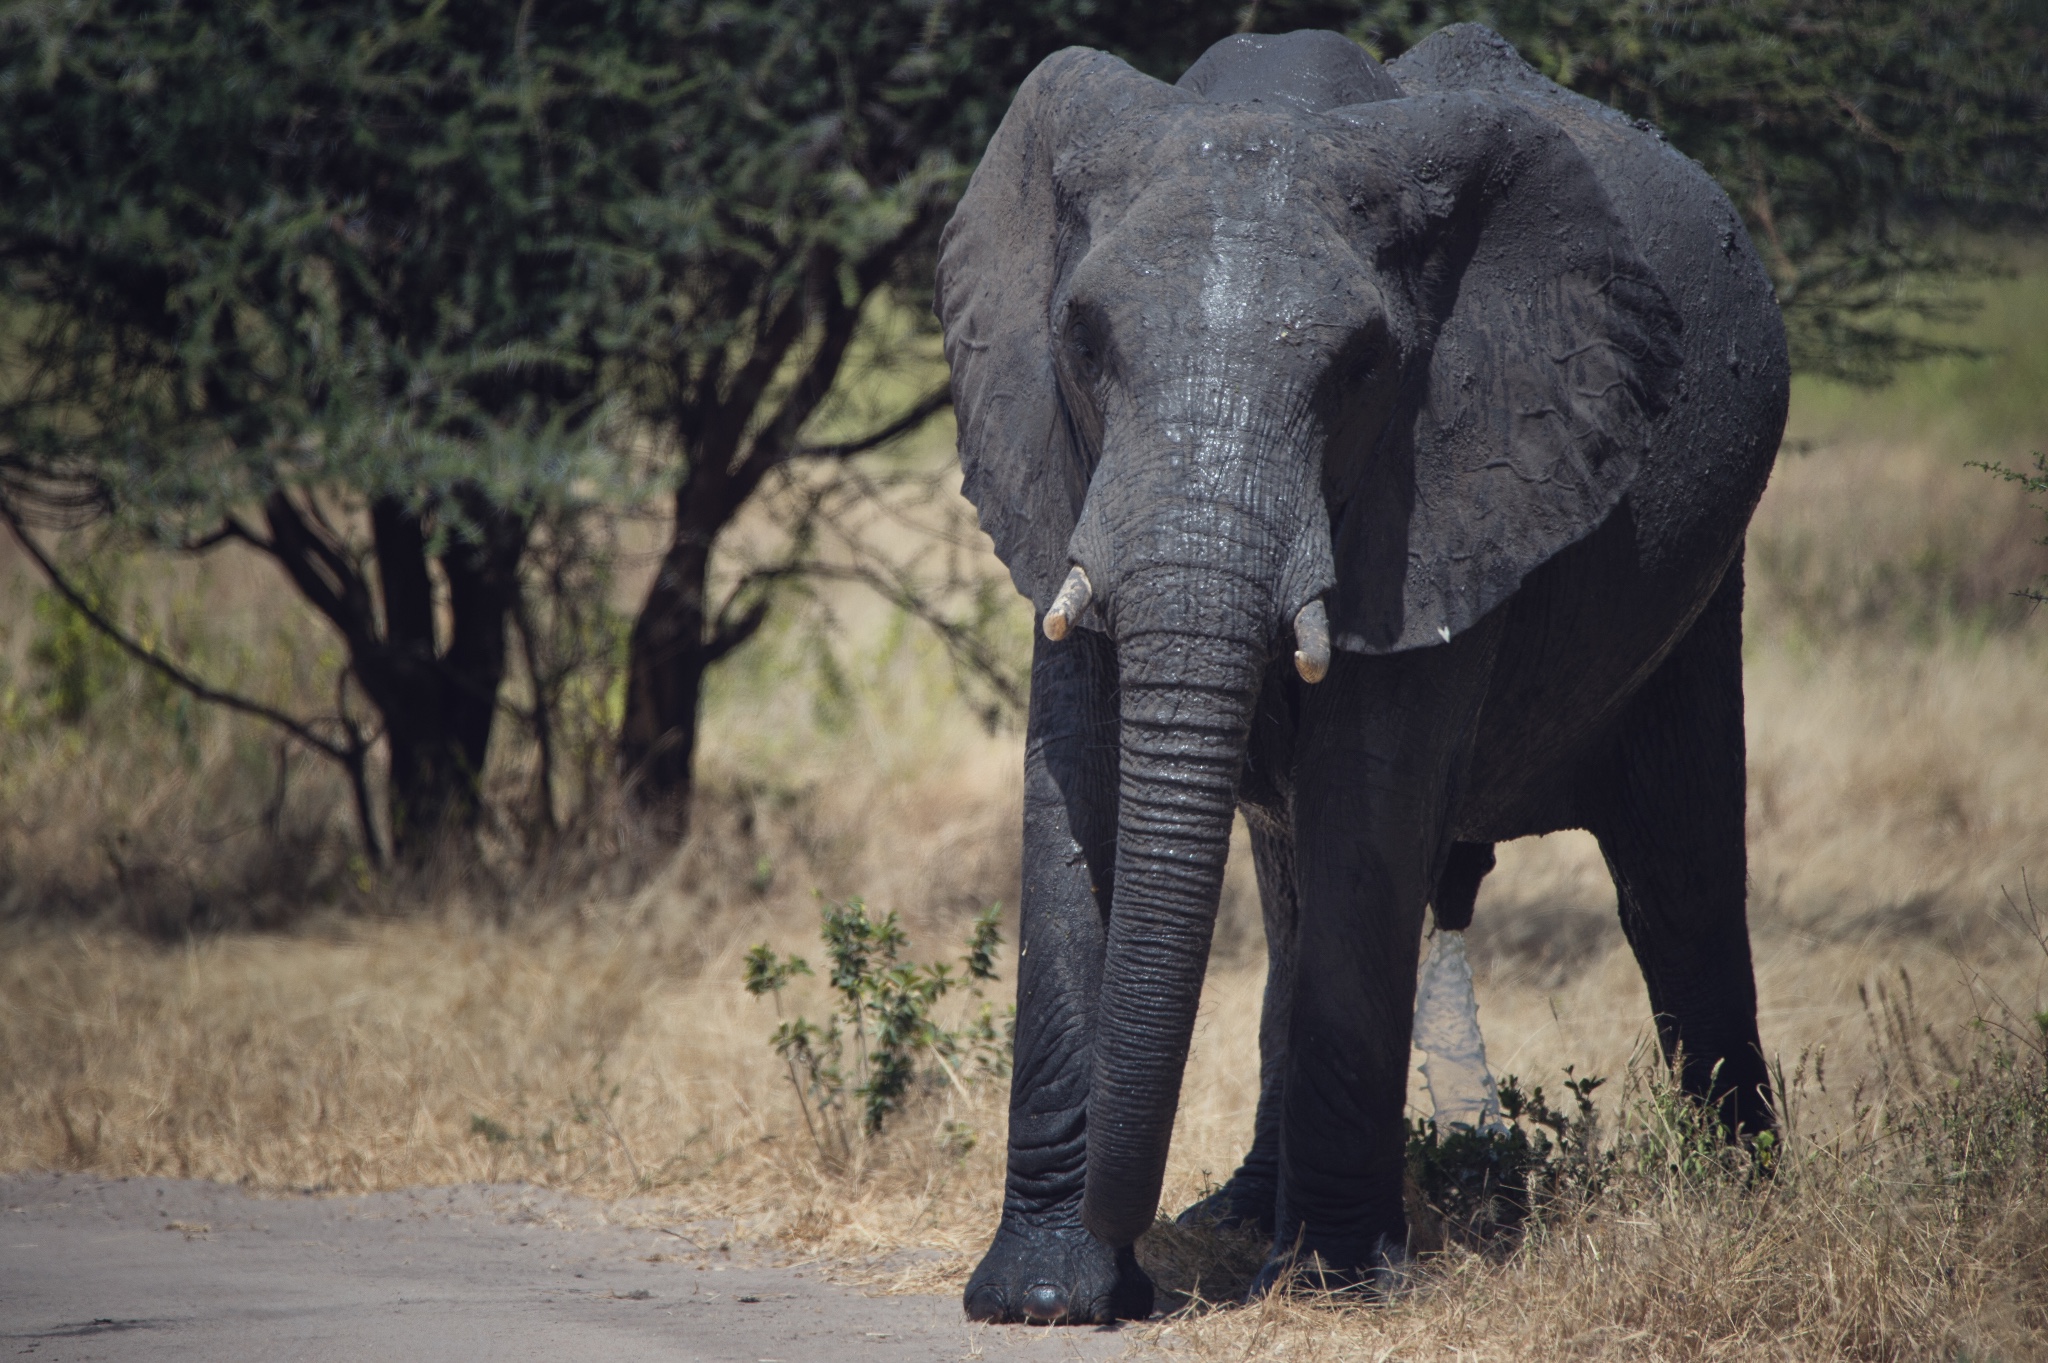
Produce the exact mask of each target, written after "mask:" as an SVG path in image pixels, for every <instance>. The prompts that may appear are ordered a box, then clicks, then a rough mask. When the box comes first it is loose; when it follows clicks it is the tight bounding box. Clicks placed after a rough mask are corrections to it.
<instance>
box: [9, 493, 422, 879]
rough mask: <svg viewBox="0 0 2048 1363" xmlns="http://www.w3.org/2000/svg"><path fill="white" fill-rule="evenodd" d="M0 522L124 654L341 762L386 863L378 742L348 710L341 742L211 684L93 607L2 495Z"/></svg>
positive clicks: (370, 845)
mask: <svg viewBox="0 0 2048 1363" xmlns="http://www.w3.org/2000/svg"><path fill="white" fill-rule="evenodd" d="M0 520H5V521H6V522H7V528H8V529H9V530H10V531H12V532H13V534H14V538H15V541H16V542H17V543H19V544H20V545H21V547H22V549H23V550H24V551H25V552H26V553H27V554H28V556H29V557H30V558H31V559H33V560H35V564H36V566H37V567H38V568H40V569H41V570H42V573H43V576H44V577H45V578H47V579H49V583H50V586H51V587H52V588H53V589H54V590H55V591H56V593H57V595H59V596H61V597H63V598H64V601H65V604H67V605H69V606H70V607H71V608H72V609H73V610H75V611H77V612H78V614H79V616H80V617H81V618H83V619H84V620H85V622H86V623H87V624H89V625H91V626H92V627H93V628H94V629H95V630H97V631H99V632H100V633H101V634H102V635H104V636H105V637H106V638H107V639H109V640H111V641H112V642H113V644H114V645H115V646H116V647H117V648H119V649H120V650H121V651H122V652H123V653H126V654H127V655H128V656H130V657H131V658H134V659H135V660H136V661H137V662H139V663H141V664H142V665H143V666H145V667H147V668H150V669H151V670H153V671H155V672H156V673H157V674H159V675H160V676H162V677H164V678H166V679H167V680H169V681H170V682H171V683H172V684H173V685H175V686H177V687H179V688H180V689H181V690H184V691H185V692H187V693H188V694H190V695H191V696H192V697H193V698H194V699H196V700H199V701H202V702H204V703H206V704H208V705H218V706H220V707H221V708H222V709H225V710H233V711H235V712H237V713H239V714H245V715H249V716H251V717H252V718H256V719H260V720H263V721H264V722H265V723H268V724H272V725H275V726H276V727H278V728H279V729H282V730H284V732H285V733H287V734H289V735H291V737H293V738H294V739H296V740H298V741H299V742H300V743H303V744H305V745H306V746H307V747H308V748H311V749H312V750H313V751H314V752H317V753H319V754H320V755H321V756H323V757H325V758H327V759H329V760H330V761H332V762H335V763H337V764H339V765H340V767H341V768H342V770H343V771H345V772H346V773H347V774H348V778H349V783H350V785H351V786H352V787H353V788H354V791H355V795H356V814H357V823H358V825H359V826H360V828H361V831H362V837H363V848H364V851H365V852H366V853H367V854H368V856H369V858H370V861H371V863H372V864H373V865H377V866H382V865H383V864H384V849H383V845H382V843H381V842H380V841H379V840H378V837H377V830H376V825H375V822H374V821H373V819H372V818H371V815H370V803H369V787H368V773H367V765H366V761H365V758H366V756H367V754H368V752H369V749H370V746H371V744H372V743H373V742H374V741H375V740H374V739H370V738H365V737H364V736H363V733H362V731H361V729H360V728H359V727H358V726H357V725H356V724H355V722H354V721H353V720H351V719H349V718H348V716H347V714H346V712H342V713H340V714H338V715H336V716H332V717H330V718H331V719H332V721H333V722H335V723H338V724H339V725H340V726H341V728H342V730H343V732H344V733H345V734H346V735H347V739H346V741H345V742H340V743H337V742H334V741H333V740H331V739H327V738H322V737H321V736H320V735H319V734H318V733H316V732H314V730H313V728H312V727H311V725H312V722H309V721H306V720H302V719H298V718H296V717H294V716H292V715H288V714H286V713H285V712H284V711H282V710H279V709H276V708H274V707H272V706H269V705H265V704H264V703H263V702H262V701H259V700H253V699H251V698H250V697H248V696H244V695H241V694H239V693H238V692H234V691H223V690H221V689H220V688H219V687H216V686H212V685H209V684H208V683H206V682H205V681H202V680H201V679H200V678H198V677H197V676H195V675H193V674H192V673H191V672H189V671H187V670H186V669H185V668H184V667H183V666H181V665H180V664H178V663H177V662H174V661H172V660H171V659H169V658H166V657H165V656H164V655H163V654H161V653H159V652H157V651H156V650H155V649H153V648H151V647H149V646H148V645H147V644H144V643H143V642H142V641H140V640H139V639H136V638H135V637H134V636H133V635H131V634H129V633H128V632H127V631H126V630H124V629H122V628H121V627H120V625H118V624H116V623H115V622H114V620H113V619H112V618H111V617H109V616H108V615H107V614H106V613H105V612H103V611H102V610H100V608H99V607H98V606H96V605H94V604H93V601H92V599H91V598H90V597H88V596H87V595H86V594H85V593H84V592H82V591H80V590H79V589H78V588H77V587H76V586H74V585H73V584H72V582H71V580H70V579H69V578H67V577H66V576H65V575H64V573H63V570H61V569H60V568H58V567H57V565H56V563H55V562H54V561H53V560H52V559H51V558H50V556H49V555H48V554H46V553H45V552H43V548H42V546H41V545H40V544H38V543H36V541H35V539H34V537H33V536H31V535H30V534H29V532H28V527H27V526H26V525H24V524H23V523H22V519H21V516H20V513H19V512H17V511H16V509H15V507H14V505H13V504H12V503H11V502H9V501H6V500H5V499H0Z"/></svg>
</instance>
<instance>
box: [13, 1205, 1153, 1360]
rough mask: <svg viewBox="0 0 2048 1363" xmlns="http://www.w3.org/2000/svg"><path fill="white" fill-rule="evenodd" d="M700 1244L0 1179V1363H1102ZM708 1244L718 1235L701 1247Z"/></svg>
mask: <svg viewBox="0 0 2048 1363" xmlns="http://www.w3.org/2000/svg"><path fill="white" fill-rule="evenodd" d="M689 1229H691V1230H692V1231H697V1232H699V1234H697V1235H693V1236H679V1235H677V1234H675V1233H672V1232H665V1231H662V1230H655V1229H637V1230H629V1229H625V1228H622V1227H619V1226H613V1225H606V1224H603V1223H602V1219H601V1217H600V1216H599V1215H598V1214H597V1212H596V1210H595V1209H594V1208H592V1207H591V1206H590V1204H587V1203H578V1202H575V1201H574V1200H573V1199H566V1198H555V1197H552V1196H550V1195H547V1194H536V1193H533V1192H531V1191H528V1190H508V1189H489V1188H482V1189H480V1188H457V1189H428V1190H420V1191H414V1192H408V1193H388V1194H380V1195H377V1196H372V1197H356V1198H320V1197H297V1198H260V1197H251V1196H249V1195H247V1194H245V1193H243V1192H241V1191H240V1190H238V1189H236V1188H232V1187H225V1186H222V1185H218V1184H210V1183H187V1182H177V1181H172V1180H163V1179H126V1180H120V1181H103V1180H99V1179H93V1178H86V1177H81V1176H76V1175H52V1174H35V1175H17V1176H11V1177H6V1178H0V1358H16V1357H19V1358H29V1359H34V1360H37V1361H38V1363H73V1361H74V1360H87V1359H92V1360H101V1359H105V1360H128V1359H137V1360H140V1359H148V1360H151V1363H176V1361H177V1360H187V1359H190V1360H206V1361H207V1363H237V1361H238V1360H245V1359H246V1360H265V1361H266V1363H267V1361H268V1360H274V1359H292V1360H304V1361H305V1363H329V1361H330V1360H331V1361H332V1363H357V1361H358V1360H381V1359H403V1360H420V1361H421V1363H429V1361H431V1363H442V1360H448V1361H450V1363H454V1361H456V1360H471V1359H475V1360H485V1359H488V1360H492V1361H493V1363H499V1361H501V1360H503V1361H506V1363H510V1361H511V1360H520V1359H548V1360H574V1359H582V1358H588V1359H602V1360H605V1361H606V1363H638V1361H639V1360H643V1359H644V1360H655V1359H660V1360H664V1363H685V1361H687V1363H697V1361H698V1360H702V1361H703V1363H727V1361H728V1360H732V1361H733V1363H868V1360H876V1361H877V1363H880V1361H881V1360H887V1361H888V1363H923V1360H940V1359H948V1360H950V1359H962V1358H978V1359H989V1360H1008V1359H1019V1360H1027V1359H1028V1360H1047V1363H1051V1361H1052V1360H1066V1359H1102V1358H1114V1357H1117V1356H1119V1355H1121V1354H1122V1353H1123V1352H1124V1341H1123V1340H1122V1339H1121V1338H1119V1336H1118V1335H1117V1334H1116V1333H1115V1332H1114V1331H1097V1330H1085V1329H1082V1330H1071V1329H1062V1330H1057V1331H1050V1330H1031V1329H1027V1328H1024V1327H996V1328H989V1327H978V1326H972V1325H970V1324H969V1323H968V1322H967V1321H966V1320H965V1319H964V1318H963V1317H962V1316H961V1313H960V1304H959V1301H958V1299H957V1298H954V1297H951V1296H947V1297H903V1296H897V1297H876V1296H867V1295H864V1294H862V1293H861V1292H859V1291H857V1290H855V1289H852V1288H848V1287H844V1286H840V1285H836V1284H833V1283H831V1282H828V1281H826V1280H825V1279H824V1278H823V1277H822V1276H821V1275H820V1273H819V1272H818V1270H816V1269H815V1268H794V1269H792V1268H777V1267H773V1266H769V1265H768V1264H765V1263H761V1262H752V1263H750V1262H748V1260H747V1257H746V1255H745V1253H744V1249H743V1248H741V1249H740V1251H739V1252H738V1253H735V1252H734V1251H733V1250H732V1249H727V1250H723V1251H721V1250H720V1248H719V1246H718V1244H717V1243H715V1242H713V1243H708V1244H707V1243H705V1239H706V1238H707V1236H706V1235H705V1234H703V1233H702V1228H700V1227H691V1228H689ZM713 1234H715V1232H713Z"/></svg>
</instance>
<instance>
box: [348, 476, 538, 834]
mask: <svg viewBox="0 0 2048 1363" xmlns="http://www.w3.org/2000/svg"><path fill="white" fill-rule="evenodd" d="M465 500H466V501H467V502H468V503H469V505H468V507H467V508H466V511H467V514H468V515H469V518H470V524H467V525H464V526H462V527H460V529H459V531H458V530H451V531H450V532H449V533H448V537H447V544H446V547H445V548H444V549H443V550H442V552H441V554H440V564H441V569H442V573H443V575H444V576H445V577H446V579H447V582H448V608H449V609H448V646H447V648H446V649H445V650H443V649H441V648H439V647H438V646H437V642H436V637H435V636H436V628H435V624H436V622H435V618H434V617H435V611H434V594H433V581H432V578H431V576H430V574H429V572H428V568H427V560H428V554H427V543H428V540H427V533H426V528H425V525H424V523H423V520H422V517H421V516H420V514H419V513H418V512H417V511H414V510H412V509H410V508H408V507H407V506H406V505H405V504H404V503H402V502H400V501H398V500H397V499H395V498H382V499H379V500H378V501H377V502H376V503H374V504H373V505H372V507H371V512H370V521H371V528H372V531H373V532H374V535H375V542H376V553H377V572H378V578H379V582H380V587H381V589H382V590H381V595H382V597H383V605H384V623H385V628H384V637H383V639H382V640H381V641H379V642H378V643H376V644H373V645H372V646H371V647H369V648H367V649H365V650H363V651H362V652H361V653H360V654H359V655H358V657H357V658H356V660H355V662H356V674H357V676H358V677H359V678H360V679H361V680H362V683H363V689H364V690H365V691H367V692H368V693H369V695H370V699H371V701H372V702H373V703H374V704H375V705H376V707H377V710H378V713H379V714H380V715H381V716H382V717H383V720H384V726H385V741H386V743H387V745H388V747H389V751H390V756H391V783H390V792H389V802H388V806H387V810H388V815H389V818H390V822H391V840H392V847H393V851H394V852H395V853H396V854H397V856H398V858H399V859H400V860H401V861H403V862H407V863H410V864H413V865H418V864H420V863H422V862H424V861H426V860H427V859H428V858H429V857H430V856H431V855H432V853H433V852H434V851H435V850H436V849H437V848H438V847H439V846H440V845H441V843H442V840H443V839H444V838H445V837H447V836H449V835H450V834H455V833H467V832H468V831H470V830H472V829H473V828H474V827H475V826H476V821H477V817H478V814H479V813H480V812H481V809H482V777H483V769H484V759H485V756H486V755H487V753H488V752H489V749H490V742H491V729H492V726H493V723H494V721H495V720H496V718H497V710H498V688H499V686H500V685H501V684H502V682H503V681H504V677H505V627H506V624H507V621H508V620H509V618H510V616H511V613H512V609H513V606H514V604H515V602H516V601H517V599H518V592H519V558H520V553H521V551H522V550H523V549H524V547H525V533H524V524H523V522H522V521H521V520H520V519H519V518H518V517H516V516H514V515H512V514H511V513H509V512H506V511H504V510H502V509H500V508H498V507H494V506H491V505H490V504H488V503H487V502H485V501H484V500H483V499H482V498H481V497H474V496H472V497H469V498H466V499H465Z"/></svg>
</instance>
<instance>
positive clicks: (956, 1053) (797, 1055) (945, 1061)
mask: <svg viewBox="0 0 2048 1363" xmlns="http://www.w3.org/2000/svg"><path fill="white" fill-rule="evenodd" d="M1001 911H1002V906H1001V905H1000V904H993V905H990V906H989V908H988V909H987V910H986V911H984V912H983V913H981V914H980V915H979V916H977V917H976V918H975V920H974V925H973V927H972V928H971V929H970V930H969V933H968V938H967V950H966V953H965V954H964V956H963V957H962V958H961V971H960V973H959V974H957V975H956V974H954V973H953V970H952V967H951V966H949V965H947V964H945V963H943V962H934V963H931V964H913V963H910V962H905V961H903V960H901V959H900V957H901V955H902V952H903V950H904V948H905V947H906V946H908V944H909V943H908V938H907V937H906V936H905V934H904V932H903V929H902V927H901V925H900V924H899V923H898V922H897V920H896V914H895V912H894V911H893V910H892V911H890V912H888V913H886V914H876V913H872V912H870V911H869V909H868V907H867V905H866V904H864V903H862V902H861V901H860V900H859V899H849V900H847V901H846V902H845V903H843V904H834V903H827V904H825V906H824V908H823V909H822V911H821V921H820V935H821V937H822V938H823V940H824V944H825V955H826V960H827V961H828V962H829V966H828V968H827V972H826V982H827V983H828V984H829V986H830V987H831V989H832V992H833V994H834V995H835V996H836V999H835V1003H834V1008H833V1012H832V1013H831V1015H830V1016H829V1017H828V1018H827V1019H826V1021H825V1023H824V1024H823V1025H822V1026H821V1025H819V1024H817V1023H814V1022H812V1021H810V1020H809V1019H808V1018H806V1017H804V1016H802V1015H798V1016H796V1017H794V1018H788V1019H785V1020H783V1022H782V1023H781V1024H780V1025H779V1026H778V1027H777V1028H776V1029H775V1034H774V1036H773V1037H772V1038H770V1044H771V1045H773V1046H774V1048H775V1053H776V1054H777V1055H779V1056H780V1057H782V1061H783V1064H784V1065H785V1067H787V1069H788V1073H789V1081H790V1086H791V1087H792V1088H793V1089H794V1090H795V1091H796V1097H797V1103H798V1105H799V1106H800V1107H801V1109H802V1111H803V1115H804V1125H805V1126H806V1128H807V1129H808V1130H809V1131H810V1133H811V1139H812V1140H813V1141H814V1142H815V1143H816V1144H817V1147H818V1151H819V1153H820V1154H821V1155H823V1156H824V1157H825V1158H826V1159H828V1160H830V1161H833V1162H835V1163H839V1164H844V1163H846V1162H847V1161H849V1160H851V1158H852V1156H853V1152H854V1148H855V1141H856V1140H858V1139H864V1138H866V1137H871V1136H876V1135H879V1134H881V1132H882V1129H883V1127H884V1126H885V1125H886V1124H887V1122H888V1119H889V1117H890V1116H891V1115H892V1114H894V1113H896V1112H898V1111H900V1110H901V1109H902V1107H903V1105H904V1103H905V1102H906V1101H907V1100H908V1099H909V1097H910V1095H911V1093H912V1091H913V1089H914V1088H915V1087H916V1086H918V1085H919V1084H920V1083H924V1084H927V1085H930V1086H933V1087H943V1086H946V1085H957V1084H965V1083H973V1082H975V1081H976V1080H980V1079H986V1078H1000V1077H1002V1076H1004V1075H1006V1074H1008V1073H1009V1066H1010V1046H1011V1035H1010V1033H1011V1028H1010V1027H1007V1026H1006V1027H1003V1028H1001V1029H998V1027H997V1023H996V1016H995V1010H994V1008H993V1006H992V1005H989V1004H983V1005H982V1006H981V1009H980V1010H979V1012H977V1013H976V1014H975V1015H974V1017H973V1018H972V1019H971V1020H970V1021H969V1022H967V1023H966V1024H965V1025H964V1026H961V1027H957V1028H949V1027H947V1026H945V1025H944V1024H942V1023H941V1022H940V1021H939V1020H938V1018H937V1017H936V1016H935V1010H936V1008H937V1005H938V1003H939V1001H940V1000H941V999H943V998H945V996H946V995H947V994H949V993H951V992H952V991H953V990H954V989H956V988H962V987H964V988H966V989H968V990H969V991H970V992H972V993H973V994H975V995H976V996H977V997H978V996H979V995H980V993H981V989H980V986H981V985H983V984H985V983H987V982H989V981H992V980H994V979H995V978H996V974H995V957H996V952H997V950H998V949H999V948H1000V946H1001V944H1002V936H1001V934H1000V932H999V930H998V928H997V919H998V917H999V916H1000V914H1001ZM811 973H812V971H811V967H810V964H809V963H808V962H806V961H805V960H804V959H803V958H802V957H801V956H794V955H792V956H779V955H777V954H776V952H775V951H774V950H773V949H772V948H770V947H769V946H768V945H767V944H766V943H765V942H764V943H761V944H759V945H757V946H755V947H754V948H753V949H752V950H750V951H749V952H748V953H747V959H746V965H745V969H744V975H743V981H744V983H745V985H746V989H747V992H748V993H749V994H752V995H754V996H755V997H756V998H759V997H761V996H762V995H764V994H765V995H768V996H770V997H772V998H774V999H775V1001H776V1011H777V1012H778V1013H780V1011H781V1006H782V1005H781V996H782V991H783V990H784V989H785V988H787V987H788V985H789V984H790V982H791V981H792V980H794V979H795V978H796V977H797V976H799V975H810V974H811ZM921 1063H922V1065H923V1068H920V1066H921ZM955 1143H956V1144H960V1143H961V1142H960V1141H959V1139H958V1135H957V1133H956V1134H955ZM966 1143H968V1144H971V1139H970V1140H969V1141H968V1142H966Z"/></svg>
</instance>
